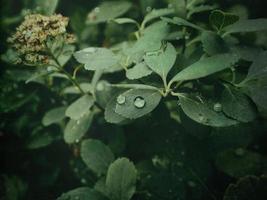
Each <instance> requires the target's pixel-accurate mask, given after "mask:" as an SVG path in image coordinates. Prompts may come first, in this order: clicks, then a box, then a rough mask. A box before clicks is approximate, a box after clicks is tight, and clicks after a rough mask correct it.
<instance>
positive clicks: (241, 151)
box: [235, 148, 245, 156]
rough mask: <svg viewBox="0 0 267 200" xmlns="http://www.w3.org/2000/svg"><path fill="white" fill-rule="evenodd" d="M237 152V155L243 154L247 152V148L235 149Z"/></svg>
mask: <svg viewBox="0 0 267 200" xmlns="http://www.w3.org/2000/svg"><path fill="white" fill-rule="evenodd" d="M235 154H236V155H237V156H243V155H244V154H245V150H244V149H243V148H238V149H236V150H235Z"/></svg>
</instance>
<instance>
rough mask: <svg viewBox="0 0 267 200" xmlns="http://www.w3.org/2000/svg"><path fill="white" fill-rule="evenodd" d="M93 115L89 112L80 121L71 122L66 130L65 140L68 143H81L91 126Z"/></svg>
mask: <svg viewBox="0 0 267 200" xmlns="http://www.w3.org/2000/svg"><path fill="white" fill-rule="evenodd" d="M92 120H93V113H92V112H91V111H88V112H87V113H85V114H84V115H83V116H82V117H81V118H80V119H78V120H73V119H71V120H69V122H68V123H67V125H66V127H65V130H64V140H65V142H66V143H69V144H71V143H74V142H79V140H80V139H81V138H82V137H83V136H84V134H85V133H86V132H87V131H88V129H89V127H90V126H91V123H92Z"/></svg>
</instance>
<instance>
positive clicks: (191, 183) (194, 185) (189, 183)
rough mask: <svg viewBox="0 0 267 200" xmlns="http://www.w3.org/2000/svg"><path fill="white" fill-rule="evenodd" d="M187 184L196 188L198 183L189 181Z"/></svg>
mask: <svg viewBox="0 0 267 200" xmlns="http://www.w3.org/2000/svg"><path fill="white" fill-rule="evenodd" d="M187 184H188V185H189V186H190V187H196V183H195V182H194V181H188V182H187Z"/></svg>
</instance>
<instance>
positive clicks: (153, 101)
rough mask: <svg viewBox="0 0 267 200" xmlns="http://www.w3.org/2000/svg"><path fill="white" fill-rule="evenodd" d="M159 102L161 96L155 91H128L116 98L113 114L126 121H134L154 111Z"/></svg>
mask: <svg viewBox="0 0 267 200" xmlns="http://www.w3.org/2000/svg"><path fill="white" fill-rule="evenodd" d="M124 100H125V101H124ZM160 100H161V94H160V93H159V92H158V91H157V90H150V89H130V90H128V91H126V92H124V93H122V94H120V95H119V96H118V97H117V104H116V108H115V112H116V113H117V114H119V115H122V116H123V117H125V118H128V119H136V118H139V117H142V116H143V115H146V114H148V113H150V112H151V111H152V110H154V109H155V108H156V107H157V105H158V104H159V102H160Z"/></svg>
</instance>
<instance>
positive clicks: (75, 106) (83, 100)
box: [65, 94, 94, 120]
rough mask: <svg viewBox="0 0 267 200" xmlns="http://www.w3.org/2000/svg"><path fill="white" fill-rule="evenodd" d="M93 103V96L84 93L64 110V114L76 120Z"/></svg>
mask: <svg viewBox="0 0 267 200" xmlns="http://www.w3.org/2000/svg"><path fill="white" fill-rule="evenodd" d="M93 105H94V98H93V96H90V95H87V94H86V95H84V96H82V97H80V98H79V99H77V100H76V101H74V102H73V103H72V104H71V105H70V106H69V107H68V108H67V110H66V112H65V114H66V116H68V117H70V118H71V119H75V120H78V119H80V118H81V117H82V116H83V115H84V114H86V113H87V112H88V111H89V110H90V108H91V107H92V106H93Z"/></svg>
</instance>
